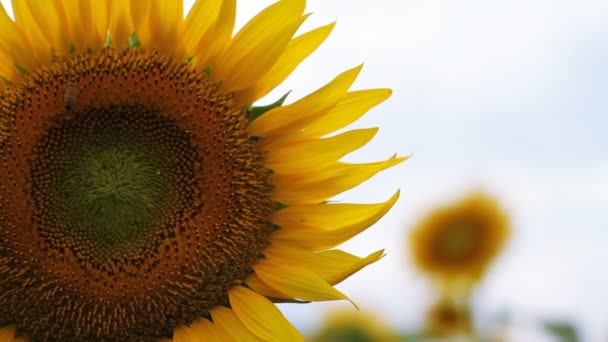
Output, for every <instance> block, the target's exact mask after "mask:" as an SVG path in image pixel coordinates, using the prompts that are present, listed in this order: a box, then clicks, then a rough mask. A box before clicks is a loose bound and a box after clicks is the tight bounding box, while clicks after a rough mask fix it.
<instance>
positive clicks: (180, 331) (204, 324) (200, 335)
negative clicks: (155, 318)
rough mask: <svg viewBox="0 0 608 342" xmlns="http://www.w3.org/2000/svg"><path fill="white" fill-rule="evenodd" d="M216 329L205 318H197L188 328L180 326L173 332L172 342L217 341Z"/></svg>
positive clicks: (218, 341)
mask: <svg viewBox="0 0 608 342" xmlns="http://www.w3.org/2000/svg"><path fill="white" fill-rule="evenodd" d="M216 330H217V328H216V327H215V326H213V323H211V322H209V321H208V320H207V319H205V318H198V319H196V320H194V322H192V324H191V325H190V326H187V325H180V326H178V327H177V328H176V329H175V331H174V332H173V342H198V341H217V342H221V341H223V340H220V339H219V336H218V333H217V331H216Z"/></svg>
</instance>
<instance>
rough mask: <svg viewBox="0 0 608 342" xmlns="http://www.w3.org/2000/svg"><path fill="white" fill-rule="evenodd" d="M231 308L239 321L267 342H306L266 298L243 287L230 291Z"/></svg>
mask: <svg viewBox="0 0 608 342" xmlns="http://www.w3.org/2000/svg"><path fill="white" fill-rule="evenodd" d="M228 298H229V300H230V306H232V310H233V311H234V313H235V314H236V315H237V317H238V318H239V320H240V321H241V322H242V323H243V324H244V325H245V326H246V327H247V329H249V331H251V332H252V333H254V334H255V335H256V336H257V337H259V338H260V339H262V340H265V341H277V342H284V341H304V337H303V336H302V335H301V334H300V333H299V332H298V331H297V330H296V329H295V328H294V327H293V326H292V325H291V323H289V321H287V319H286V318H285V316H283V314H282V313H281V311H279V309H277V307H276V306H275V305H274V304H273V303H272V302H271V301H269V300H268V299H266V298H265V297H264V296H262V295H259V294H257V293H255V292H254V291H252V290H250V289H248V288H246V287H243V286H235V287H233V288H231V289H230V290H228Z"/></svg>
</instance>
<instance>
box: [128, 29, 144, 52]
mask: <svg viewBox="0 0 608 342" xmlns="http://www.w3.org/2000/svg"><path fill="white" fill-rule="evenodd" d="M127 46H128V47H129V48H131V49H139V48H140V47H141V42H140V41H139V37H138V36H137V33H136V32H133V33H131V35H130V36H129V40H127Z"/></svg>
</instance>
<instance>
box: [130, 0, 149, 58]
mask: <svg viewBox="0 0 608 342" xmlns="http://www.w3.org/2000/svg"><path fill="white" fill-rule="evenodd" d="M151 5H152V3H151V2H150V1H148V0H145V1H142V0H131V18H132V20H133V27H134V29H135V32H136V33H137V38H138V39H139V42H140V43H141V45H142V46H143V47H144V48H146V47H150V45H151V40H152V37H151V36H152V33H151V32H150V6H151Z"/></svg>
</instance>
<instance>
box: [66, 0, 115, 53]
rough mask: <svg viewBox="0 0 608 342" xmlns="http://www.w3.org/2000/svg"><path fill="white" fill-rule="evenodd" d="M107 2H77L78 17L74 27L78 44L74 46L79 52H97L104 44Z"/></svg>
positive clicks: (106, 31)
mask: <svg viewBox="0 0 608 342" xmlns="http://www.w3.org/2000/svg"><path fill="white" fill-rule="evenodd" d="M109 9H110V3H109V2H108V0H99V1H91V0H78V12H77V15H78V17H77V18H75V22H78V23H79V24H78V25H74V28H75V31H76V34H75V37H79V38H77V39H78V41H79V42H80V44H79V45H77V46H76V48H78V49H79V50H86V49H91V50H98V49H100V48H102V47H103V46H104V44H105V41H106V37H107V34H108V11H109Z"/></svg>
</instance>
